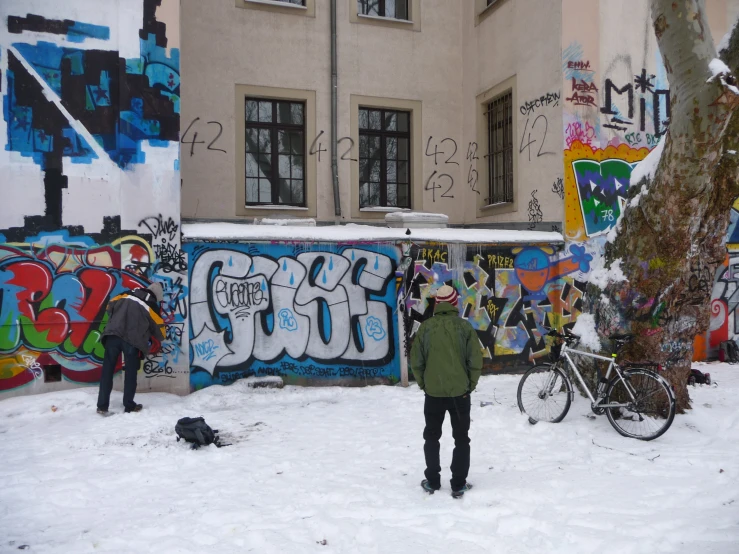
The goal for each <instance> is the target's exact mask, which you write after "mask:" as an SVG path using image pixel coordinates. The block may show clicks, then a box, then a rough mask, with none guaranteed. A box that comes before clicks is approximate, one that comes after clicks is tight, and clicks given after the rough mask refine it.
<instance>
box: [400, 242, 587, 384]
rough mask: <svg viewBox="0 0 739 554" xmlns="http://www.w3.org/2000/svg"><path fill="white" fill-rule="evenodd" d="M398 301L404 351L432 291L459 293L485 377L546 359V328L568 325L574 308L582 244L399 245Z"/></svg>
mask: <svg viewBox="0 0 739 554" xmlns="http://www.w3.org/2000/svg"><path fill="white" fill-rule="evenodd" d="M403 253H404V258H403V261H402V264H401V268H400V269H401V271H402V272H403V281H402V285H401V288H400V290H399V296H400V298H401V300H402V304H403V306H404V308H405V328H406V345H409V344H410V342H411V341H412V340H413V336H414V335H415V333H416V331H417V330H418V328H419V326H420V325H421V322H422V321H423V320H425V319H426V318H428V317H431V315H432V314H433V308H434V302H435V301H434V298H433V297H434V296H435V294H436V291H437V290H438V289H439V287H441V286H443V285H445V284H446V285H450V286H453V287H454V288H455V289H456V290H457V292H458V294H459V315H460V317H463V318H465V319H467V320H468V321H469V322H470V323H471V324H472V326H473V327H474V328H475V330H476V331H477V335H478V338H479V340H480V348H481V350H482V352H483V360H484V367H485V370H486V371H513V370H520V369H522V368H524V367H530V366H531V364H532V363H533V362H535V361H536V360H537V359H538V358H541V357H542V356H545V355H546V354H547V353H548V351H549V350H548V345H547V343H546V342H545V340H544V336H545V335H546V334H547V333H548V330H549V329H552V328H560V327H561V326H563V325H568V324H570V323H574V321H575V319H576V318H577V316H578V315H579V313H580V312H581V310H582V300H581V299H582V295H583V292H584V290H585V289H584V283H583V282H582V281H581V280H580V279H581V278H582V276H583V275H584V274H585V273H586V272H587V271H588V270H589V269H590V262H591V261H592V259H593V258H592V256H591V255H590V254H588V253H587V252H586V251H585V249H584V248H583V247H582V246H579V245H577V244H572V245H570V246H569V247H568V249H566V250H564V251H563V250H561V247H560V248H559V249H556V248H554V247H552V246H534V245H526V246H505V245H491V244H467V245H465V244H423V245H415V244H413V245H411V244H408V245H406V246H404V247H403Z"/></svg>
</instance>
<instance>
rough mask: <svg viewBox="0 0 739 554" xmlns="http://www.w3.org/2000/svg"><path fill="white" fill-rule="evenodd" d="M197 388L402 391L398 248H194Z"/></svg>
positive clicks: (256, 245) (192, 321)
mask: <svg viewBox="0 0 739 554" xmlns="http://www.w3.org/2000/svg"><path fill="white" fill-rule="evenodd" d="M184 248H185V251H186V252H187V253H188V257H189V260H190V270H189V275H190V333H191V337H190V347H191V365H192V374H191V386H192V388H193V389H199V388H202V387H204V386H208V385H211V384H214V383H218V384H224V383H230V382H232V381H234V380H236V379H239V378H242V377H246V376H249V375H258V376H264V375H278V376H281V377H283V378H285V380H286V381H288V382H291V383H323V382H332V383H335V384H339V383H343V384H364V383H372V382H393V381H395V382H397V380H398V378H399V375H400V365H399V356H398V348H397V345H398V327H397V323H396V320H397V315H396V313H397V312H396V310H395V307H396V268H397V266H398V249H397V248H396V247H395V246H394V245H392V244H379V245H378V244H373V245H361V244H358V245H339V244H332V243H322V244H310V243H308V244H303V243H300V244H287V243H282V244H280V243H276V244H264V243H250V244H229V243H217V244H205V243H187V244H185V247H184Z"/></svg>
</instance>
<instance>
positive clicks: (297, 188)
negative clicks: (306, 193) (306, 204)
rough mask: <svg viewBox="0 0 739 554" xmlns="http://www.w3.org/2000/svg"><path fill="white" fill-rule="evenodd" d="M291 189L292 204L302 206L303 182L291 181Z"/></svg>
mask: <svg viewBox="0 0 739 554" xmlns="http://www.w3.org/2000/svg"><path fill="white" fill-rule="evenodd" d="M292 189H293V203H295V204H302V203H303V180H302V179H293V180H292Z"/></svg>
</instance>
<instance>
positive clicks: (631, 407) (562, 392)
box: [517, 331, 676, 441]
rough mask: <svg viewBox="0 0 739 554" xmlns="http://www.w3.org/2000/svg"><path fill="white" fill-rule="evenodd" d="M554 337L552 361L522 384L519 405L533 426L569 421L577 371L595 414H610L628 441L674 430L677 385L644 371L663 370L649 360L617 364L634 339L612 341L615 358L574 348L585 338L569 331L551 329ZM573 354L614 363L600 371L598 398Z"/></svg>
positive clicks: (617, 337)
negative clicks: (621, 351)
mask: <svg viewBox="0 0 739 554" xmlns="http://www.w3.org/2000/svg"><path fill="white" fill-rule="evenodd" d="M549 335H550V336H553V337H555V341H556V343H555V344H554V345H553V346H552V349H551V353H550V358H551V363H545V364H541V365H536V366H534V367H532V368H531V369H529V370H528V371H527V372H526V373H524V375H523V377H522V378H521V382H520V383H519V384H518V395H517V398H518V407H519V408H520V410H521V412H522V413H524V414H526V415H528V416H529V423H531V424H532V425H533V424H535V423H538V422H539V421H547V422H550V423H559V422H560V421H562V420H563V419H564V417H565V416H566V415H567V412H568V411H569V409H570V405H571V404H572V399H573V397H574V389H573V386H572V379H571V378H570V375H569V373H571V372H574V374H575V375H576V376H577V379H578V381H579V383H580V385H581V386H582V388H583V390H584V391H585V392H586V394H587V395H588V397H589V398H590V402H591V404H590V407H591V409H592V411H593V413H595V414H596V415H602V414H603V413H605V414H606V416H607V417H608V421H609V422H610V423H611V425H612V426H613V428H614V429H616V431H618V432H619V433H620V434H621V435H623V436H624V437H630V438H635V439H640V440H645V441H648V440H653V439H656V438H657V437H659V436H661V435H662V434H664V433H665V431H667V430H668V429H669V428H670V425H672V421H673V419H675V406H676V401H675V393H674V391H673V390H672V386H671V385H670V383H669V382H668V381H667V380H666V379H664V378H663V377H662V376H661V375H659V374H658V373H657V372H656V371H654V370H652V369H649V368H648V367H643V366H651V367H655V368H657V369H658V368H659V366H658V365H657V364H655V363H651V362H647V363H642V364H627V365H625V366H623V367H622V366H620V365H619V364H618V363H617V361H616V359H617V353H618V351H619V350H620V349H621V348H622V347H623V346H624V344H626V343H627V342H629V341H630V340H631V339H632V338H633V335H612V336H611V337H609V339H610V340H612V341H613V343H614V348H613V352H614V353H613V354H612V355H611V357H610V358H609V357H606V356H600V355H598V354H592V353H590V352H583V351H581V350H575V349H574V348H573V346H575V345H576V343H577V341H578V340H579V339H580V337H578V336H577V335H573V334H572V333H569V332H567V331H565V332H564V334H560V333H558V332H556V331H551V332H550V333H549ZM570 354H575V355H578V356H584V357H587V358H593V359H595V360H601V361H607V362H610V364H609V366H608V370H607V371H606V373H605V375H603V374H602V373H601V371H600V369H598V368H597V367H596V371H597V376H598V385H597V389H596V391H595V394H593V393H592V392H591V390H590V388H589V387H588V385H587V384H586V383H585V379H583V377H582V375H581V373H580V371H579V370H578V367H577V364H575V363H574V362H573V361H572V358H571V357H570ZM565 362H567V363H566V364H565ZM614 371H615V375H613V377H611V374H612V373H613V372H614ZM537 407H538V410H537Z"/></svg>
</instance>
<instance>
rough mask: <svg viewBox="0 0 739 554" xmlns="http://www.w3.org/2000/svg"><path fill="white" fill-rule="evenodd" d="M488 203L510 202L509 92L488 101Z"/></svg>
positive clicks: (510, 106) (510, 144) (510, 110)
mask: <svg viewBox="0 0 739 554" xmlns="http://www.w3.org/2000/svg"><path fill="white" fill-rule="evenodd" d="M486 113H487V116H488V154H487V157H488V183H489V189H488V198H487V203H488V204H504V203H509V202H513V93H512V92H507V93H505V94H503V95H502V96H499V97H498V98H495V99H493V101H492V102H490V103H489V104H488V111H487V112H486Z"/></svg>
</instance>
